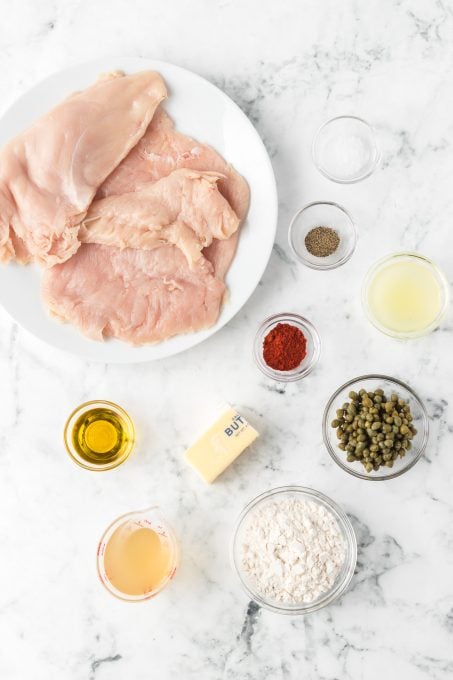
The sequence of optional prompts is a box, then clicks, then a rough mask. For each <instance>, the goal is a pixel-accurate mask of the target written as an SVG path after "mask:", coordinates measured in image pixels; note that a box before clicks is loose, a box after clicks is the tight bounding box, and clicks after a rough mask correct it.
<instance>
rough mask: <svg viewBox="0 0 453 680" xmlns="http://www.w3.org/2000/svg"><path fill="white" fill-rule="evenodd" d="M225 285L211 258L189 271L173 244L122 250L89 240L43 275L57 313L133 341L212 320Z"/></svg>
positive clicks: (100, 333) (96, 332) (97, 334)
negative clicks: (145, 248) (149, 248)
mask: <svg viewBox="0 0 453 680" xmlns="http://www.w3.org/2000/svg"><path fill="white" fill-rule="evenodd" d="M224 290H225V286H224V284H223V282H222V281H220V280H219V279H217V278H216V277H215V276H214V273H213V269H212V265H211V264H210V263H209V262H208V261H207V260H206V259H205V258H203V257H202V258H200V260H198V262H197V263H196V264H195V265H194V267H193V269H191V268H190V267H189V265H188V262H187V259H186V258H185V257H184V255H183V253H182V252H181V250H180V249H179V248H177V247H176V246H171V245H166V246H162V247H161V248H155V249H154V250H135V249H131V248H128V249H125V250H120V249H119V248H111V247H109V246H100V245H88V244H84V245H82V246H81V247H80V249H79V250H78V252H77V253H76V254H75V255H73V257H72V258H71V259H70V260H68V261H67V262H65V263H64V264H59V265H55V266H54V267H52V268H51V269H48V270H47V271H46V272H45V273H44V276H43V280H42V295H43V299H44V302H45V304H46V305H47V307H48V309H49V310H50V312H51V313H52V314H54V315H55V316H57V317H59V318H60V319H61V320H63V321H69V322H71V323H73V324H74V325H75V326H77V327H78V328H79V329H80V330H81V331H82V332H83V333H84V334H85V335H87V336H88V337H90V338H92V339H94V340H102V339H103V338H107V337H115V338H119V339H121V340H124V341H126V342H130V343H132V344H134V345H140V344H143V343H150V342H159V341H161V340H165V339H167V338H170V337H171V336H173V335H177V334H179V333H187V332H190V331H197V330H200V329H202V328H207V327H209V326H212V325H213V324H214V323H215V322H216V320H217V318H218V315H219V310H220V305H221V301H222V297H223V293H224Z"/></svg>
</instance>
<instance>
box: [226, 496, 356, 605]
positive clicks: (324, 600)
mask: <svg viewBox="0 0 453 680" xmlns="http://www.w3.org/2000/svg"><path fill="white" fill-rule="evenodd" d="M284 494H295V495H300V496H303V497H304V498H308V499H309V500H313V499H314V500H315V501H317V502H319V503H321V505H324V507H327V508H328V509H329V511H330V512H332V514H333V515H334V517H335V519H336V520H337V522H338V525H339V527H340V529H341V531H342V534H343V538H344V540H345V543H346V553H347V554H346V558H345V565H346V568H345V570H344V575H343V578H342V579H341V581H339V582H338V583H336V585H335V586H334V587H333V588H331V590H330V591H327V592H326V593H325V594H324V595H323V596H321V597H320V598H318V600H315V601H314V602H310V603H307V604H305V605H304V604H297V605H283V604H282V603H279V602H275V601H274V600H269V599H267V598H266V597H264V596H263V595H260V594H259V593H258V592H255V591H254V590H252V588H251V587H250V586H249V584H248V583H247V580H246V579H245V578H244V577H243V576H242V572H241V568H240V566H239V564H238V560H237V559H236V556H237V555H236V553H238V554H239V550H238V549H237V540H238V536H239V531H240V529H241V527H242V524H243V522H244V521H245V520H246V518H247V517H248V515H249V513H250V512H251V511H252V510H253V509H254V508H255V507H256V506H257V505H258V504H260V503H262V502H263V501H265V500H267V499H269V498H271V497H275V496H280V495H284ZM230 559H231V562H232V565H233V570H234V571H235V572H236V575H237V577H238V579H239V581H240V583H241V585H242V587H243V589H244V591H245V593H246V594H247V595H248V597H250V598H251V599H252V600H253V601H254V602H256V603H257V604H258V605H260V607H263V608H264V609H268V610H269V611H272V612H274V613H277V614H289V615H300V614H309V613H311V612H315V611H318V610H319V609H323V608H324V607H327V606H328V605H330V604H332V602H335V601H336V600H337V599H338V598H340V597H341V595H343V594H344V593H345V591H346V590H347V588H348V586H349V584H350V583H351V579H352V577H353V575H354V571H355V567H356V563H357V539H356V535H355V532H354V528H353V526H352V524H351V520H350V519H349V517H348V516H347V514H346V513H345V512H344V510H343V509H342V508H341V507H340V506H339V505H337V504H336V503H335V501H333V500H332V499H331V498H329V497H328V496H326V495H325V494H323V493H321V492H320V491H316V490H315V489H310V488H309V487H305V486H298V485H291V486H279V487H276V488H274V489H270V490H269V491H265V492H264V493H261V494H259V496H256V497H255V498H253V499H252V500H251V501H250V502H249V503H247V505H246V506H245V508H244V509H243V510H242V512H241V514H240V515H239V517H238V519H237V520H236V524H235V528H234V532H233V537H232V540H231V544H230Z"/></svg>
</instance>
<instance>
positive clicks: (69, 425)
mask: <svg viewBox="0 0 453 680" xmlns="http://www.w3.org/2000/svg"><path fill="white" fill-rule="evenodd" d="M95 408H105V409H109V410H110V411H113V413H115V415H117V416H118V417H119V418H120V419H121V420H123V421H124V423H125V426H126V429H127V432H128V434H129V437H128V442H127V446H125V448H124V451H123V452H122V455H121V457H119V458H117V459H115V460H113V461H110V462H107V463H99V464H96V463H90V462H89V461H87V460H85V459H84V458H82V457H81V456H80V454H79V453H78V451H77V449H76V448H75V446H74V444H73V441H72V431H73V429H74V426H75V424H76V422H77V420H78V419H79V418H80V416H82V415H83V414H84V413H86V412H87V411H91V410H92V409H95ZM63 436H64V443H65V446H66V450H67V452H68V453H69V455H70V456H71V458H72V460H73V461H74V462H75V463H77V465H80V467H83V468H85V470H93V471H95V472H103V471H104V470H112V469H113V468H116V467H118V465H121V464H122V463H124V461H125V460H127V459H128V458H129V456H130V454H131V452H132V449H133V448H134V442H135V430H134V424H133V422H132V420H131V419H130V417H129V415H128V414H127V413H126V411H125V410H124V409H123V408H121V406H118V404H114V403H113V402H112V401H104V400H94V401H86V402H85V403H84V404H81V405H80V406H78V407H77V408H76V409H75V410H74V411H73V412H72V413H71V415H70V416H69V418H68V420H67V421H66V425H65V428H64V435H63Z"/></svg>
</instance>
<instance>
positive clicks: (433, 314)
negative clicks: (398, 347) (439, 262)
mask: <svg viewBox="0 0 453 680" xmlns="http://www.w3.org/2000/svg"><path fill="white" fill-rule="evenodd" d="M447 297H448V286H447V282H446V280H445V277H444V276H443V274H442V272H441V271H440V270H439V269H438V268H437V267H436V265H434V263H432V262H431V261H430V260H428V259H427V258H425V257H423V256H422V255H418V254H416V253H396V254H395V255H391V256H389V257H388V258H385V259H384V260H381V261H380V262H378V263H376V265H374V267H373V268H372V269H371V271H370V272H369V274H368V276H367V279H366V281H365V285H364V291H363V301H364V305H365V309H366V311H367V314H368V316H369V317H370V320H371V322H372V323H373V324H374V325H375V326H377V328H379V329H380V330H381V331H383V332H384V333H388V334H389V335H394V336H396V337H402V338H405V337H407V338H409V337H417V336H420V335H423V334H425V333H428V332H430V331H432V330H434V329H435V328H436V327H437V326H438V324H439V323H440V321H441V318H442V316H443V313H444V311H445V307H446V303H447Z"/></svg>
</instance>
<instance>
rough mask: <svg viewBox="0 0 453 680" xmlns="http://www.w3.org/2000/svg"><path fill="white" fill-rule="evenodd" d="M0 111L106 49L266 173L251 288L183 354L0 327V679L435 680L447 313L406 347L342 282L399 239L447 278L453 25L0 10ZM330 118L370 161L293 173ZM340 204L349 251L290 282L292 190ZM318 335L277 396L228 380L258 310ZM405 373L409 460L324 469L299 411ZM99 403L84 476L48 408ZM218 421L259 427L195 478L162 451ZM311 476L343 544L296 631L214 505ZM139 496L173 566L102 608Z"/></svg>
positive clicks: (435, 7)
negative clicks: (212, 103)
mask: <svg viewBox="0 0 453 680" xmlns="http://www.w3.org/2000/svg"><path fill="white" fill-rule="evenodd" d="M2 9H3V11H2V21H1V24H0V54H1V63H2V68H1V71H0V91H1V93H2V97H1V105H0V106H1V108H2V109H4V108H6V107H7V106H8V105H9V104H10V103H11V102H13V100H14V99H15V98H16V97H17V96H18V95H19V94H20V93H22V92H23V91H25V90H26V89H27V88H28V87H30V86H31V85H32V84H34V83H35V82H37V81H38V80H40V79H41V78H43V77H45V76H46V75H48V74H49V73H51V72H52V71H54V70H56V69H59V68H62V67H64V66H66V65H70V64H73V63H77V62H79V61H82V60H88V59H90V58H94V57H98V56H104V55H106V54H131V55H146V56H151V57H154V58H159V59H163V60H168V61H171V62H174V63H176V64H180V65H182V66H185V67H188V68H190V69H192V70H194V71H196V72H198V73H200V74H201V75H203V76H205V77H207V78H208V79H210V80H212V81H213V82H215V83H216V84H218V85H219V86H220V87H222V88H223V89H224V90H225V91H226V92H227V93H228V94H229V95H230V96H231V97H232V98H233V99H234V100H235V101H236V102H237V103H238V104H239V105H240V106H241V107H242V108H243V109H244V111H245V112H246V113H247V114H248V115H249V116H250V118H251V120H252V121H253V122H254V123H255V124H256V126H257V128H258V130H259V132H260V134H261V135H262V137H263V139H264V141H265V143H266V145H267V147H268V149H269V152H270V154H271V156H272V160H273V163H274V168H275V173H276V177H277V182H278V188H279V196H280V218H279V227H278V235H277V243H276V245H275V249H274V252H273V255H272V258H271V261H270V263H269V266H268V268H267V271H266V273H265V275H264V277H263V280H262V282H261V284H260V286H259V287H258V289H257V290H256V292H255V294H254V295H253V296H252V298H251V299H250V300H249V302H248V303H247V305H246V306H245V307H244V309H243V310H242V311H241V312H240V313H239V314H238V315H237V317H236V318H235V319H234V320H233V321H232V322H231V323H230V324H229V325H228V326H227V327H226V328H224V329H223V330H222V331H221V332H219V333H218V334H217V335H216V336H215V337H213V338H211V339H210V340H208V341H207V342H205V343H204V344H203V345H201V346H199V347H196V348H195V349H193V350H191V351H189V352H187V353H186V354H184V355H181V356H176V357H175V358H173V359H169V360H165V361H161V362H159V363H150V364H145V365H140V366H106V365H100V364H88V363H83V362H82V361H80V360H78V359H76V358H72V357H70V356H66V355H65V354H62V353H60V352H57V351H56V350H52V349H51V348H49V347H47V346H45V345H43V344H41V343H40V342H39V341H37V340H35V339H34V338H32V337H31V336H29V335H28V334H27V333H26V332H24V331H21V330H20V329H18V328H17V327H16V326H15V325H14V324H13V323H12V322H11V321H10V320H9V319H8V318H7V317H6V315H5V313H4V312H2V311H0V385H1V390H0V407H1V414H2V418H1V427H0V503H1V505H0V507H1V515H0V582H1V584H2V585H1V587H0V640H1V643H0V678H2V680H24V679H25V678H30V679H33V680H54V679H57V678H58V680H61V679H63V678H64V679H65V680H66V679H68V680H107V679H108V680H125V679H128V680H129V679H133V680H151V679H153V680H154V679H156V680H170V679H172V678H178V679H181V680H191V679H192V678H193V679H196V680H230V679H231V680H267V679H269V680H287V679H291V680H292V679H294V680H299V678H304V680H362V679H363V680H381V678H382V677H383V676H385V677H386V678H388V679H389V680H396V679H398V680H421V679H422V678H430V679H433V680H447V679H449V678H451V677H452V676H453V576H452V574H453V501H452V492H451V489H452V486H451V484H452V481H451V480H452V479H453V456H452V449H453V416H452V413H451V408H450V407H449V402H451V400H452V398H453V394H452V384H453V383H452V381H453V370H452V369H453V362H452V360H451V355H452V338H453V324H452V315H451V310H450V313H449V315H448V317H447V319H446V321H445V322H444V324H443V326H442V328H441V329H440V330H439V331H437V332H435V333H433V334H432V335H431V336H429V337H426V338H424V339H421V340H417V341H412V342H410V343H400V342H396V341H393V340H391V339H390V338H387V337H385V336H383V335H381V334H379V333H378V332H377V331H375V330H374V329H373V328H372V327H371V326H370V325H369V324H368V323H367V322H366V321H365V319H364V316H363V313H362V310H361V307H360V301H359V291H360V285H361V281H362V279H363V276H364V274H365V272H366V270H367V268H368V267H369V265H370V264H371V263H372V261H373V260H374V259H375V258H377V257H378V256H380V255H384V254H386V253H389V252H391V251H394V250H401V249H409V250H413V249H416V250H419V251H420V252H422V253H424V254H426V255H427V256H429V257H432V258H433V259H434V260H435V261H436V262H437V263H438V264H439V265H440V266H441V267H442V268H443V269H444V270H445V272H446V273H447V275H448V277H449V279H450V280H451V279H452V276H453V264H452V262H453V260H452V253H453V236H452V233H453V232H452V215H453V193H452V191H451V178H452V176H453V148H452V140H453V117H452V111H453V72H452V68H451V64H452V59H453V13H452V9H451V5H449V4H448V3H447V2H444V1H443V0H439V1H438V2H430V1H429V0H416V1H413V0H395V1H394V2H391V1H390V0H384V1H378V0H370V1H369V2H367V3H358V2H355V1H354V0H345V1H344V2H341V3H339V2H335V0H325V1H324V2H319V0H303V1H300V0H288V2H286V3H277V2H274V3H270V2H269V3H268V2H263V1H262V0H260V1H259V0H245V1H243V2H241V3H240V2H233V1H232V0H231V1H230V0H221V1H217V2H214V1H213V0H192V2H185V1H184V0H173V1H172V2H166V1H164V0H133V1H132V0H131V1H130V2H121V0H109V1H108V2H107V0H97V2H88V1H86V2H85V1H83V0H82V1H81V0H67V1H66V2H61V3H56V2H53V1H51V0H42V1H41V2H39V3H31V2H28V3H26V2H23V3H20V2H14V3H7V2H6V0H4V2H3V7H2ZM342 113H354V114H357V115H361V116H363V117H364V118H366V119H368V120H369V121H370V122H372V123H374V124H375V126H376V128H377V130H378V133H379V136H380V141H381V146H382V149H383V154H384V159H383V163H382V167H381V168H380V169H379V170H378V171H377V172H376V173H375V174H374V175H373V176H372V177H371V178H369V179H368V180H366V181H364V182H363V183H360V184H358V185H355V186H340V185H335V184H333V183H330V182H329V181H328V180H326V179H324V178H323V177H322V176H321V175H320V174H319V173H318V172H317V171H316V169H315V168H314V166H313V164H312V162H311V159H310V144H311V140H312V136H313V133H314V131H315V130H316V128H317V127H318V125H319V124H320V123H322V122H323V121H324V120H326V119H327V118H329V117H331V116H332V115H336V114H342ZM317 199H327V200H335V201H338V202H339V203H341V204H343V205H344V206H345V207H346V208H347V209H348V210H350V211H351V213H352V215H353V217H354V218H355V221H356V223H357V226H358V229H359V232H360V239H359V243H358V247H357V250H356V253H355V255H354V256H353V258H352V260H351V261H350V262H349V263H348V264H347V265H346V266H344V267H342V268H340V269H338V270H335V271H332V272H325V273H324V272H316V271H311V270H308V269H306V268H303V267H302V266H301V265H298V264H297V263H296V262H295V261H294V259H293V257H292V256H291V254H290V253H289V250H288V246H287V227H288V222H289V219H290V217H291V216H292V214H293V213H294V212H295V210H296V209H297V208H299V207H301V206H302V205H303V204H305V203H308V202H310V201H312V200H317ZM282 310H293V311H297V312H301V313H303V314H304V315H306V316H307V317H308V318H310V319H311V320H312V321H313V322H314V323H315V325H316V326H317V327H318V329H319V332H320V334H321V336H322V342H323V352H322V358H321V361H320V364H319V365H318V367H317V369H316V370H315V371H314V372H313V373H312V374H311V375H310V376H308V377H307V378H306V379H304V380H303V381H301V382H300V383H298V384H293V385H291V386H288V387H280V386H279V385H277V384H275V383H272V382H270V381H268V380H266V379H263V377H262V376H261V374H260V373H259V372H258V371H257V369H256V368H255V366H254V365H253V362H252V359H251V343H252V339H253V335H254V332H255V329H256V327H257V324H259V322H260V321H261V320H262V319H263V318H264V317H265V316H266V315H268V314H269V313H273V312H278V311H282ZM368 372H383V373H386V374H389V375H394V376H397V377H399V378H401V379H403V380H405V381H407V382H409V383H410V384H411V385H412V386H413V387H414V388H415V390H416V391H418V392H419V394H420V395H421V396H422V398H423V399H424V401H425V403H426V405H427V408H428V411H429V414H430V416H431V437H430V441H429V446H428V449H427V452H426V455H425V456H424V458H423V459H422V460H421V461H420V462H419V463H418V464H417V465H416V466H415V468H413V469H412V470H411V471H410V472H408V473H407V474H406V475H404V476H402V477H401V478H399V479H395V480H392V481H389V482H386V483H380V484H371V483H368V482H364V481H361V480H357V479H354V478H352V477H350V476H348V475H346V474H345V473H344V472H343V471H342V470H340V469H339V468H337V467H336V466H335V464H334V463H333V462H332V461H331V459H330V458H329V456H328V454H327V452H326V450H325V448H324V446H323V443H322V436H321V414H322V410H323V407H324V404H325V402H326V400H327V398H328V397H329V396H330V394H331V392H332V391H333V390H334V389H335V388H336V387H337V386H338V385H339V384H341V383H342V382H344V381H345V380H346V379H348V378H350V377H353V376H354V375H359V374H362V373H368ZM90 398H108V399H112V400H114V401H117V402H118V403H120V404H121V405H123V406H124V407H125V408H126V409H127V410H128V411H129V412H130V414H131V415H132V417H133V419H134V421H135V423H136V426H137V429H138V433H139V441H138V445H137V448H136V451H135V453H134V454H133V456H132V457H131V459H130V460H129V461H128V462H127V463H126V464H125V465H124V466H122V467H121V468H119V469H117V470H113V471H111V472H109V473H103V474H91V473H88V472H86V471H84V470H83V469H79V468H78V467H77V466H75V465H74V464H73V463H72V462H71V460H70V459H69V457H68V456H67V455H66V453H65V451H64V449H63V446H62V427H63V425H64V421H65V418H66V416H67V414H68V413H69V412H70V411H71V409H72V408H73V407H74V406H75V405H77V404H78V403H80V402H82V401H84V400H87V399H90ZM219 398H223V399H226V400H229V401H231V402H232V403H233V404H235V405H237V406H238V407H239V408H240V409H242V410H243V411H244V413H245V414H246V415H247V416H249V418H250V420H251V421H252V423H253V424H254V425H255V426H256V427H257V428H258V429H259V430H260V432H261V435H262V436H261V438H260V440H259V442H258V443H257V444H256V445H254V447H253V448H252V449H251V450H250V451H249V452H247V453H246V454H245V455H244V456H242V458H241V459H240V460H239V461H238V462H237V463H236V464H235V465H234V466H233V467H232V468H230V469H229V470H228V472H226V473H225V474H224V475H223V476H222V478H221V479H220V480H219V481H218V483H216V484H215V485H213V486H211V487H206V486H204V485H203V483H201V482H200V481H199V479H198V478H197V477H196V475H195V474H194V473H193V471H192V470H191V469H189V468H188V467H186V465H185V464H184V463H183V461H182V452H183V450H184V448H185V446H186V445H187V444H188V443H190V442H191V440H192V439H193V437H194V435H195V434H196V433H197V432H198V430H199V427H200V425H203V424H206V423H207V422H208V421H209V413H210V411H211V404H212V402H213V401H217V400H218V399H219ZM288 483H294V484H303V485H306V486H311V487H313V488H316V489H318V490H320V491H322V492H324V493H327V494H328V495H330V496H331V497H332V498H334V499H335V500H336V501H337V502H338V503H339V504H341V505H342V506H343V507H344V509H345V510H346V511H347V512H348V514H349V515H350V516H351V518H352V520H353V522H354V526H355V528H356V531H357V536H358V541H359V559H358V565H357V571H356V574H355V577H354V579H353V581H352V585H351V588H350V590H349V591H348V592H347V594H345V595H344V597H343V598H342V599H341V600H340V601H339V602H338V603H337V604H335V605H333V606H331V607H329V608H327V609H325V610H323V611H320V612H318V613H315V614H312V615H310V616H307V617H298V618H297V617H296V618H291V617H282V616H278V615H275V614H271V613H270V612H266V611H261V610H259V609H258V608H257V607H256V606H255V605H253V604H251V603H249V602H248V601H247V598H246V597H245V596H244V594H243V592H242V590H241V588H240V586H239V584H238V583H237V581H236V578H235V576H234V574H233V572H232V570H231V568H230V565H229V561H228V550H227V546H228V542H229V539H230V535H231V531H232V527H233V523H234V520H235V517H236V515H237V514H238V512H239V511H240V510H241V509H242V507H243V506H244V504H245V503H247V502H248V501H249V500H250V499H251V498H252V497H253V496H254V495H256V494H257V493H259V492H261V491H264V490H266V489H269V488H271V487H273V486H279V485H282V484H288ZM152 503H157V504H159V505H160V506H161V507H162V509H163V511H164V513H165V515H166V516H167V517H168V519H170V520H171V521H172V522H173V524H174V526H175V528H176V531H177V533H178V535H179V537H180V540H181V548H182V555H183V559H182V565H181V569H180V572H179V574H178V576H177V578H176V579H175V581H174V582H173V583H172V585H171V587H170V588H168V590H167V591H165V592H164V593H163V594H162V595H160V596H159V597H158V598H157V599H155V600H153V601H150V602H145V603H142V604H138V605H137V604H135V605H134V604H127V603H123V602H120V601H117V600H116V599H115V598H113V597H111V596H110V595H109V594H108V593H107V592H106V591H105V590H104V589H103V588H102V587H101V586H100V584H99V583H98V581H97V576H96V571H95V553H96V546H97V541H98V539H99V537H100V535H101V533H102V531H103V530H104V528H105V527H106V525H107V524H108V523H109V522H110V521H111V520H112V519H114V518H115V517H117V516H118V515H120V514H122V513H124V512H127V511H129V510H133V509H139V508H141V507H144V506H147V505H149V504H152Z"/></svg>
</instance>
